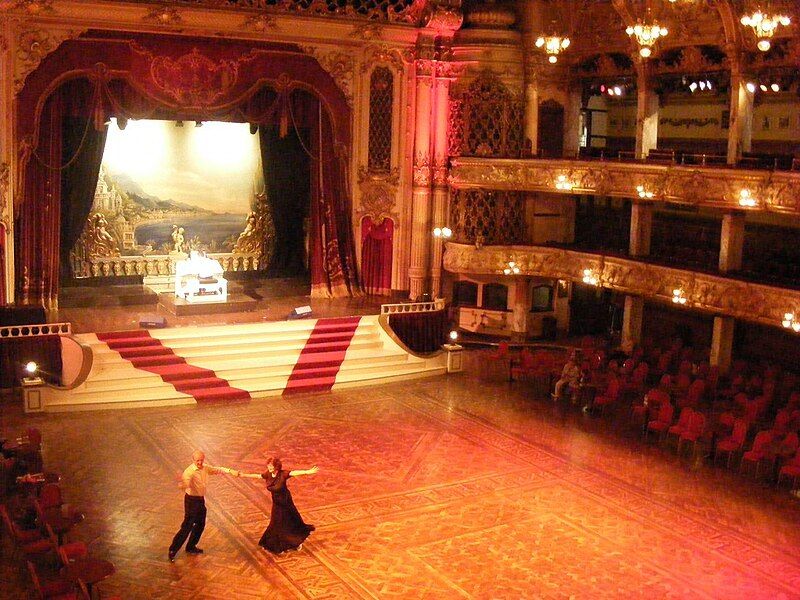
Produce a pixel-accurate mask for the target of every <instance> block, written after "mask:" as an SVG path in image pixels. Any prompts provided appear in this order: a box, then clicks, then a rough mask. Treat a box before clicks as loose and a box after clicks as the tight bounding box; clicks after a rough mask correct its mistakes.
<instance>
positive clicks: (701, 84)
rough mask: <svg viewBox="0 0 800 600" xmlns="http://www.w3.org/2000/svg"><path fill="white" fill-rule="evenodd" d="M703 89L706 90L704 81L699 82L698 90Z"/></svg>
mask: <svg viewBox="0 0 800 600" xmlns="http://www.w3.org/2000/svg"><path fill="white" fill-rule="evenodd" d="M704 89H706V82H705V81H701V82H700V90H701V91H702V90H704Z"/></svg>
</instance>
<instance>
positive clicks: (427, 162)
mask: <svg viewBox="0 0 800 600" xmlns="http://www.w3.org/2000/svg"><path fill="white" fill-rule="evenodd" d="M430 184H431V159H430V156H428V155H427V154H425V153H423V152H418V153H417V155H416V156H415V157H414V185H417V186H429V185H430Z"/></svg>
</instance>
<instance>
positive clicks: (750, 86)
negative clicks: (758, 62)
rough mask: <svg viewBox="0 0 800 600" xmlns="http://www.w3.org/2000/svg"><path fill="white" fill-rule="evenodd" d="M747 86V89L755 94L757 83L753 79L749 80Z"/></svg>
mask: <svg viewBox="0 0 800 600" xmlns="http://www.w3.org/2000/svg"><path fill="white" fill-rule="evenodd" d="M745 87H747V91H748V92H750V93H751V94H754V93H755V91H756V84H755V83H753V82H752V81H748V82H747V86H745Z"/></svg>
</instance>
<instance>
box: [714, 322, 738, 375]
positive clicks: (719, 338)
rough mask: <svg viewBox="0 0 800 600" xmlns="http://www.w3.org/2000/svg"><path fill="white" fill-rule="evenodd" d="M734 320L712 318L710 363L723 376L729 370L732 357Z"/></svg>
mask: <svg viewBox="0 0 800 600" xmlns="http://www.w3.org/2000/svg"><path fill="white" fill-rule="evenodd" d="M735 324H736V319H734V318H733V317H714V331H713V333H712V334H711V356H710V361H709V362H710V363H711V364H712V365H715V366H717V367H718V368H719V372H720V375H725V374H726V373H727V372H728V371H729V370H730V368H731V357H732V356H733V331H734V326H735Z"/></svg>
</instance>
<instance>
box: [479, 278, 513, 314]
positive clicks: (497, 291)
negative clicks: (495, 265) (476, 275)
mask: <svg viewBox="0 0 800 600" xmlns="http://www.w3.org/2000/svg"><path fill="white" fill-rule="evenodd" d="M481 308H487V309H489V310H508V288H507V287H506V286H504V285H503V284H502V283H487V284H486V285H485V286H483V302H482V304H481Z"/></svg>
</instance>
